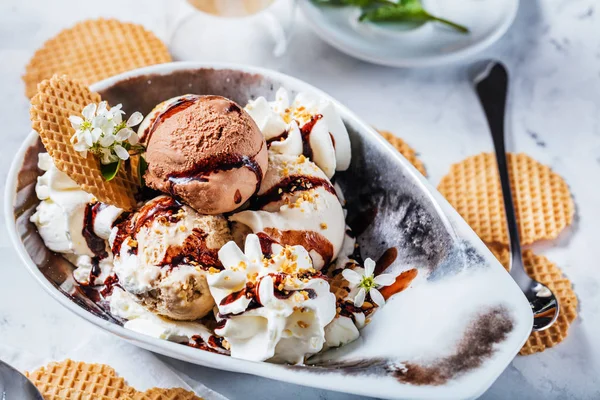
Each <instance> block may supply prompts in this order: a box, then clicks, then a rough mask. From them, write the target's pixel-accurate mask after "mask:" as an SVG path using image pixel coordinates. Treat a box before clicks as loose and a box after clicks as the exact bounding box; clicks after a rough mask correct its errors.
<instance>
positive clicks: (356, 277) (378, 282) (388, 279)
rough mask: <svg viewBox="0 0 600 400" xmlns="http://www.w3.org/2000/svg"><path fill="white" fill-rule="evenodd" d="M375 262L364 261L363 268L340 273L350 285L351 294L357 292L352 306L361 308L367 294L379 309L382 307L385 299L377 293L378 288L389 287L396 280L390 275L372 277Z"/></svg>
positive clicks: (370, 260)
mask: <svg viewBox="0 0 600 400" xmlns="http://www.w3.org/2000/svg"><path fill="white" fill-rule="evenodd" d="M374 271H375V261H373V260H372V259H370V258H367V259H366V260H365V268H364V269H363V268H360V267H357V268H354V269H345V270H343V271H342V276H343V277H344V279H346V280H347V281H348V282H349V283H350V288H351V289H352V290H351V292H355V291H356V289H357V288H358V292H357V293H356V294H355V296H354V305H355V306H356V307H362V305H363V303H364V302H365V297H366V295H367V293H369V294H370V295H371V299H372V300H373V302H375V304H377V305H378V306H379V307H383V305H384V304H385V299H384V298H383V296H382V295H381V293H380V292H379V290H378V289H379V288H380V287H383V286H389V285H391V284H392V283H394V281H395V280H396V277H395V276H394V275H391V274H380V275H378V276H374Z"/></svg>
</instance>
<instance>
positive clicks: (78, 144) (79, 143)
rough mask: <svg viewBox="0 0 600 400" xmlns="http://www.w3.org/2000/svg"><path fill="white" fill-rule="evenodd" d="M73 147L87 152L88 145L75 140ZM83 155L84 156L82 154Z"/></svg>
mask: <svg viewBox="0 0 600 400" xmlns="http://www.w3.org/2000/svg"><path fill="white" fill-rule="evenodd" d="M73 148H74V149H75V151H78V152H80V153H81V152H87V149H88V146H87V145H86V144H85V143H84V142H77V143H74V144H73ZM84 157H85V156H84Z"/></svg>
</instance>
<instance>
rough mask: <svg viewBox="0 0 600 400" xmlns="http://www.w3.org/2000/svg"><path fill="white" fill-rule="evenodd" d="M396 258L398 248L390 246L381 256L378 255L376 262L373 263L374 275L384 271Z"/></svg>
mask: <svg viewBox="0 0 600 400" xmlns="http://www.w3.org/2000/svg"><path fill="white" fill-rule="evenodd" d="M396 258H398V249H396V248H395V247H390V248H389V249H387V250H386V251H384V252H383V254H382V255H381V257H379V259H378V260H377V263H375V271H374V273H375V276H377V275H379V274H381V273H383V271H385V270H386V269H387V268H388V267H389V266H390V265H392V264H393V263H394V261H396Z"/></svg>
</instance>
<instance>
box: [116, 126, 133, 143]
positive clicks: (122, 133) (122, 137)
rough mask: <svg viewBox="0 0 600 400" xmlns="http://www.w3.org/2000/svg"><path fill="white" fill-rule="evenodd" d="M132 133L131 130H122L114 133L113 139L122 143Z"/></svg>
mask: <svg viewBox="0 0 600 400" xmlns="http://www.w3.org/2000/svg"><path fill="white" fill-rule="evenodd" d="M132 133H133V131H132V130H131V129H129V128H123V129H121V130H120V131H119V132H117V133H116V135H115V138H116V140H117V141H119V142H124V141H126V140H127V139H129V137H130V136H131V134H132Z"/></svg>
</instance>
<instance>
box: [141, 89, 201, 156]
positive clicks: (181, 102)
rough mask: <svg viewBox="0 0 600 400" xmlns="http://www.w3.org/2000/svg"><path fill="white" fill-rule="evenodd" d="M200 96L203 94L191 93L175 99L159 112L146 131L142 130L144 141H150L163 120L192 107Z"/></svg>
mask: <svg viewBox="0 0 600 400" xmlns="http://www.w3.org/2000/svg"><path fill="white" fill-rule="evenodd" d="M200 98H201V96H198V95H195V94H191V95H187V96H183V97H181V98H179V99H177V101H175V102H174V103H173V104H171V105H170V106H169V107H167V109H166V110H164V111H163V112H161V113H159V114H158V115H157V116H156V118H154V121H153V122H152V125H150V127H149V128H148V129H147V130H146V131H145V132H142V135H141V136H142V139H143V142H144V143H146V144H147V143H150V138H151V137H152V134H153V133H154V131H155V130H156V128H157V127H158V126H159V125H160V124H161V123H162V122H163V121H165V120H167V119H168V118H169V117H171V116H173V115H174V114H177V113H178V112H180V111H182V110H185V109H186V108H188V107H190V106H191V105H192V104H194V103H195V102H197V101H198V100H199V99H200Z"/></svg>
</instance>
